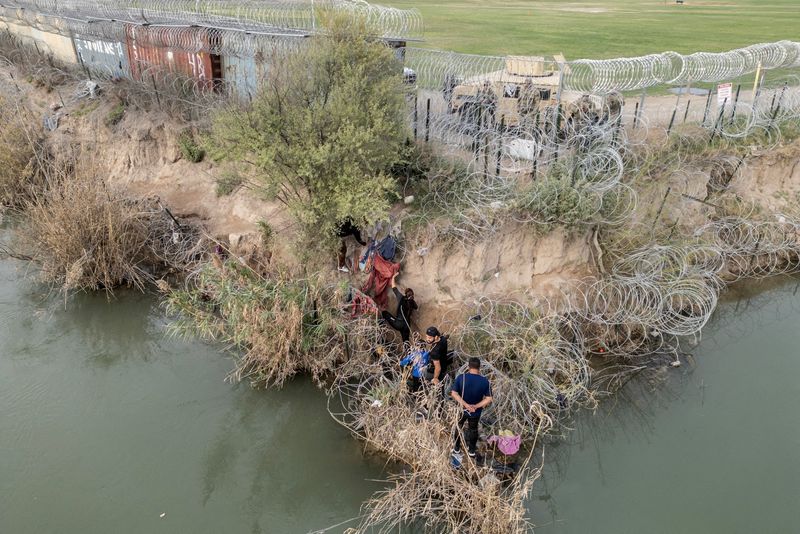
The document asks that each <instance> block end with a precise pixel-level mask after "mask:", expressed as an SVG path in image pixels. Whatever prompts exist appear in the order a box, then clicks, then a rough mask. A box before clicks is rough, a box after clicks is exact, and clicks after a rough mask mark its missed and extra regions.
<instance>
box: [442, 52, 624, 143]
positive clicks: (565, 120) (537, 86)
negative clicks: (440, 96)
mask: <svg viewBox="0 0 800 534" xmlns="http://www.w3.org/2000/svg"><path fill="white" fill-rule="evenodd" d="M558 63H565V60H564V59H563V56H556V58H555V59H551V60H547V59H545V58H543V57H535V56H528V57H523V56H509V57H507V58H506V60H505V68H504V69H503V70H499V71H495V72H489V73H484V74H479V75H476V76H474V77H472V78H468V79H466V80H459V79H457V78H455V77H452V76H451V77H448V79H447V80H446V81H445V87H444V97H445V100H446V101H447V105H448V111H449V112H450V113H454V114H458V115H459V117H461V119H462V121H463V122H465V123H466V124H472V125H476V126H480V125H488V124H495V125H497V124H501V123H502V124H504V125H505V126H506V127H509V128H515V127H520V128H532V127H535V126H537V125H542V126H544V127H545V128H546V127H547V126H546V125H547V124H550V123H553V119H554V114H555V111H556V109H557V105H558V103H559V100H558V98H559V91H560V90H561V76H562V70H560V69H559V68H558ZM568 69H569V67H568V66H565V67H564V71H563V72H568ZM560 97H561V99H560V101H561V115H560V117H559V118H558V120H557V122H559V123H560V124H561V128H560V129H563V128H573V129H577V128H579V127H580V125H582V124H587V123H592V122H594V123H596V122H598V121H600V120H607V119H609V118H610V117H616V116H618V115H619V113H620V112H621V109H622V95H618V94H616V95H609V96H608V97H606V98H605V99H603V98H601V97H597V96H590V95H582V94H580V93H575V92H572V91H562V92H561V95H560ZM604 108H605V109H604Z"/></svg>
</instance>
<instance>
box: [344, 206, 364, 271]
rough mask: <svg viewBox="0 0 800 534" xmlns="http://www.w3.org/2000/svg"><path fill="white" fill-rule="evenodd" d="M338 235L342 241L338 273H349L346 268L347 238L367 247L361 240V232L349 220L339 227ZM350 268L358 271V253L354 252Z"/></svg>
mask: <svg viewBox="0 0 800 534" xmlns="http://www.w3.org/2000/svg"><path fill="white" fill-rule="evenodd" d="M338 235H339V237H340V238H341V239H342V246H341V248H340V249H339V258H338V260H339V261H338V266H337V267H338V268H339V270H340V271H342V272H344V273H346V272H349V271H350V269H348V268H347V238H348V237H350V236H353V239H355V240H356V241H357V242H358V244H359V245H361V246H362V247H365V246H367V243H366V242H365V241H364V239H362V238H361V231H360V230H359V229H358V228H356V227H355V226H354V225H353V221H352V220H350V219H346V220H345V221H344V222H343V223H342V224H341V225H340V226H339V230H338ZM352 267H353V270H354V271H355V270H356V269H358V251H356V254H355V257H354V258H353V266H352Z"/></svg>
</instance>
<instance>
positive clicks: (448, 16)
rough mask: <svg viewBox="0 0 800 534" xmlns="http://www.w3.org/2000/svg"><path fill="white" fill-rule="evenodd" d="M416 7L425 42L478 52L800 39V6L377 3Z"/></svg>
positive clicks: (645, 0) (610, 51)
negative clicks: (419, 14)
mask: <svg viewBox="0 0 800 534" xmlns="http://www.w3.org/2000/svg"><path fill="white" fill-rule="evenodd" d="M376 3H381V4H386V5H391V6H393V7H402V8H409V7H416V8H417V9H419V10H420V12H421V13H422V17H423V20H424V23H425V44H424V46H430V47H435V48H442V49H447V50H456V51H459V52H468V53H474V54H498V55H504V54H519V55H550V54H555V53H558V52H563V53H564V55H565V56H566V57H567V59H568V60H569V59H579V58H610V57H621V56H633V55H642V54H648V53H653V52H663V51H665V50H674V51H676V52H681V53H690V52H697V51H710V52H719V51H724V50H730V49H732V48H737V47H740V46H745V45H748V44H754V43H759V42H767V41H779V40H782V39H788V40H800V0H727V1H726V0H716V1H709V0H686V3H685V4H684V5H682V6H681V5H676V4H675V0H669V1H668V2H667V3H666V4H665V2H664V1H663V0H661V1H658V0H605V1H578V2H563V1H560V0H376Z"/></svg>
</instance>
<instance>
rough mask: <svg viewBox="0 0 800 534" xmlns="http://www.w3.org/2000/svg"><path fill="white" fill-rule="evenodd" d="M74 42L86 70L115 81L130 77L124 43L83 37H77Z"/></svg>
mask: <svg viewBox="0 0 800 534" xmlns="http://www.w3.org/2000/svg"><path fill="white" fill-rule="evenodd" d="M72 42H73V43H75V52H77V54H78V60H79V61H80V63H81V65H83V66H84V67H85V68H86V69H88V70H90V71H92V72H95V73H99V74H100V75H101V76H109V77H111V78H113V79H117V78H127V77H129V76H130V69H129V67H128V56H127V54H126V53H125V47H124V46H123V45H122V43H119V42H111V41H104V40H101V39H97V38H95V37H91V36H81V35H75V36H74V37H73V38H72Z"/></svg>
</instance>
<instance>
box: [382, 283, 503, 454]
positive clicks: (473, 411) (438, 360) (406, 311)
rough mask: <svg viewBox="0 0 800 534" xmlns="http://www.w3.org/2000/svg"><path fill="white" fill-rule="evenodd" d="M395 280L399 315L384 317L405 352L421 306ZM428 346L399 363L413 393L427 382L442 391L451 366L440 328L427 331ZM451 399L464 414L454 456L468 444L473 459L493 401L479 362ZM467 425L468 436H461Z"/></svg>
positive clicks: (454, 388)
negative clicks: (485, 413) (407, 369)
mask: <svg viewBox="0 0 800 534" xmlns="http://www.w3.org/2000/svg"><path fill="white" fill-rule="evenodd" d="M396 278H397V275H395V276H394V277H393V278H392V291H393V293H394V295H395V297H396V298H397V312H396V313H395V314H394V315H392V314H391V313H389V312H388V311H383V312H382V314H381V315H382V318H383V320H384V321H385V322H386V324H388V325H389V326H391V327H392V328H394V329H395V330H397V331H399V332H400V335H401V337H402V338H403V346H404V348H406V349H409V348H410V347H409V345H408V342H409V339H410V337H411V314H412V313H413V312H414V311H415V310H417V309H418V306H417V303H416V302H415V301H414V291H413V290H412V289H411V288H406V290H405V291H402V292H401V291H400V290H399V289H398V287H397V281H396ZM425 345H426V347H427V349H421V350H409V353H408V354H407V355H406V356H405V357H404V358H403V359H402V360H401V361H400V365H401V366H402V367H406V366H411V376H410V379H409V383H408V385H409V390H410V391H411V392H412V393H413V392H417V391H419V390H420V389H422V387H423V383H425V382H429V383H430V384H431V385H433V386H436V387H439V386H440V384H442V381H443V380H444V377H445V376H447V373H448V370H449V367H450V365H451V364H452V355H451V353H450V352H449V350H448V346H447V337H446V336H444V335H442V333H441V332H440V331H439V329H438V328H437V327H435V326H429V327H428V329H427V330H426V331H425ZM450 397H451V398H452V399H453V400H454V401H455V402H456V403H457V404H458V405H460V406H461V408H462V410H463V411H462V414H461V417H460V418H459V420H458V425H457V427H456V429H455V432H454V444H453V451H452V452H453V454H454V455H460V454H461V449H462V444H463V443H464V442H466V447H467V454H468V455H469V456H470V457H471V458H474V457H475V456H476V454H477V445H478V436H479V433H478V425H479V423H480V419H481V414H482V413H483V409H484V408H486V407H487V406H488V405H489V404H491V402H492V400H493V399H492V387H491V384H490V383H489V380H488V379H487V378H486V377H485V376H483V375H481V361H480V359H479V358H474V357H473V358H470V359H469V362H468V364H467V372H466V373H463V374H460V375H458V376H456V377H455V379H454V380H453V383H452V386H451V387H450ZM465 425H466V432H464V433H463V434H462V430H463V429H464V426H465Z"/></svg>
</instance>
